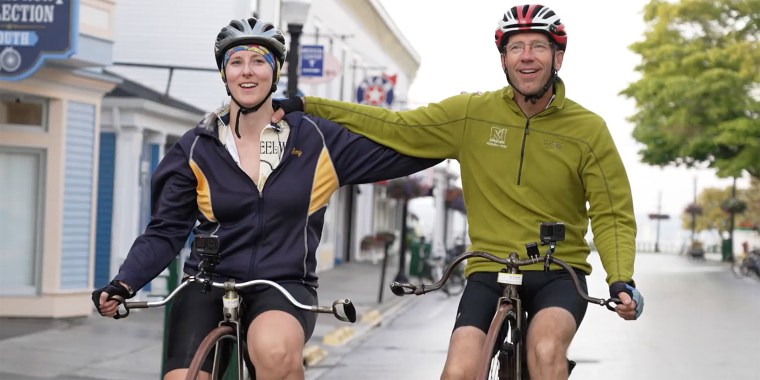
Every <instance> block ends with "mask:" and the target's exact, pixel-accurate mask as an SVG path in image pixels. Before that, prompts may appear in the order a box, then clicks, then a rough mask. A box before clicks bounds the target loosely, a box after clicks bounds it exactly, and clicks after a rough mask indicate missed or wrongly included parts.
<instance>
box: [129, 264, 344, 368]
mask: <svg viewBox="0 0 760 380" xmlns="http://www.w3.org/2000/svg"><path fill="white" fill-rule="evenodd" d="M196 282H197V283H200V284H201V285H203V287H204V289H210V288H218V289H223V290H224V295H223V299H222V304H223V306H222V309H223V310H222V311H223V319H222V320H221V321H220V322H219V325H218V327H217V328H216V329H214V330H212V331H211V332H210V333H209V335H208V336H207V337H206V339H208V338H210V337H211V336H212V334H214V333H215V332H217V330H218V329H219V328H223V327H229V328H230V329H232V330H233V331H232V333H231V334H229V335H231V336H232V338H230V339H232V340H234V342H233V343H235V357H236V358H237V374H238V379H239V380H243V379H244V378H245V369H244V362H245V361H247V356H246V355H245V350H243V349H241V348H242V347H245V337H244V336H243V335H242V331H243V329H241V328H240V305H241V301H240V294H239V293H238V290H240V289H244V288H247V287H250V286H256V285H266V286H270V287H273V288H275V289H277V290H278V291H279V292H280V293H281V294H282V295H283V296H285V298H287V300H288V301H289V302H290V303H291V304H293V305H294V306H296V307H297V308H299V309H302V310H307V311H311V312H315V313H331V314H333V315H334V316H335V318H337V319H339V320H341V321H343V322H351V323H354V322H356V309H355V307H354V305H353V303H352V302H351V300H349V299H339V300H336V301H334V302H333V304H332V306H319V305H304V304H302V303H300V302H298V300H296V299H295V298H293V296H292V295H291V294H290V293H289V292H288V291H287V290H286V289H285V288H283V287H282V286H280V285H279V284H277V283H275V282H272V281H269V280H252V281H247V282H242V283H236V282H235V281H234V280H229V281H225V282H223V283H220V282H214V281H212V280H211V279H209V278H207V277H199V276H190V277H188V278H187V279H186V280H185V281H184V282H182V283H181V284H180V285H179V286H178V287H177V288H176V289H175V290H174V291H172V292H171V293H170V294H169V295H168V296H166V298H164V299H163V300H160V301H151V302H148V301H136V302H124V303H122V305H123V306H124V310H125V312H124V313H123V314H122V313H118V312H117V314H116V316H114V318H115V319H120V318H126V317H127V316H129V310H130V309H145V308H152V307H160V306H164V305H166V304H167V303H168V302H169V301H171V300H172V299H173V298H174V297H175V296H176V295H177V294H179V292H181V291H183V290H184V289H185V288H186V287H187V286H188V285H190V284H191V283H196ZM341 310H342V312H341ZM344 314H345V315H344ZM226 337H228V333H225V334H222V335H221V338H226ZM206 339H204V342H205V341H206ZM219 341H220V340H219ZM219 341H215V342H214V343H218V342H219ZM201 346H203V343H201ZM201 346H199V350H200V348H201ZM221 349H222V348H221V347H220V345H219V344H216V345H215V348H214V366H213V370H212V378H214V379H216V378H219V376H220V375H221V373H219V371H221V368H222V365H221V364H222V363H221V360H222V355H221V354H222V352H221ZM196 356H197V353H196ZM204 359H205V355H203V357H202V358H200V360H196V358H195V357H194V358H193V362H192V363H191V365H190V370H189V371H188V376H189V378H194V377H195V376H194V374H193V373H197V371H198V370H200V366H201V364H202V363H203V360H204ZM196 366H197V367H196Z"/></svg>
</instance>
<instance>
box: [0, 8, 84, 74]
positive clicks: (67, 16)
mask: <svg viewBox="0 0 760 380" xmlns="http://www.w3.org/2000/svg"><path fill="white" fill-rule="evenodd" d="M78 14H79V0H36V1H29V0H3V1H2V2H0V80H13V81H15V80H21V79H24V78H26V77H28V76H30V75H32V74H34V72H35V71H37V69H39V68H40V66H41V65H42V63H43V62H44V61H45V59H50V58H53V59H60V58H68V57H70V56H71V55H72V54H74V52H76V43H77V37H78V30H79V20H78Z"/></svg>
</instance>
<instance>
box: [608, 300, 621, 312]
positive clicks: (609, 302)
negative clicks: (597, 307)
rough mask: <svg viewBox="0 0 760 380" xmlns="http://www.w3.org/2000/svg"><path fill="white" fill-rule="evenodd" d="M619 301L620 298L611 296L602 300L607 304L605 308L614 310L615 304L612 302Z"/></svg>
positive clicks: (616, 303) (617, 303)
mask: <svg viewBox="0 0 760 380" xmlns="http://www.w3.org/2000/svg"><path fill="white" fill-rule="evenodd" d="M621 303H622V301H620V298H615V297H612V298H610V299H608V300H607V301H604V306H607V310H609V311H615V306H614V305H612V304H615V305H619V304H621Z"/></svg>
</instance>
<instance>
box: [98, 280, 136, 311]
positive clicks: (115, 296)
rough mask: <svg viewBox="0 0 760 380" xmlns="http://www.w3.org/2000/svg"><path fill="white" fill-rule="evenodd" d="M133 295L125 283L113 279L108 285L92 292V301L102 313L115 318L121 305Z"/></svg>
mask: <svg viewBox="0 0 760 380" xmlns="http://www.w3.org/2000/svg"><path fill="white" fill-rule="evenodd" d="M132 295H133V294H131V292H130V291H129V289H127V287H126V286H125V285H124V284H123V283H121V282H118V281H111V282H110V283H109V284H108V285H106V286H104V287H102V288H100V289H95V290H94V291H93V292H92V302H93V304H95V308H96V309H97V310H98V312H99V313H100V315H102V316H104V317H112V318H113V317H114V316H116V314H117V313H118V310H119V305H120V304H122V303H123V302H124V301H125V300H126V299H128V298H131V297H132Z"/></svg>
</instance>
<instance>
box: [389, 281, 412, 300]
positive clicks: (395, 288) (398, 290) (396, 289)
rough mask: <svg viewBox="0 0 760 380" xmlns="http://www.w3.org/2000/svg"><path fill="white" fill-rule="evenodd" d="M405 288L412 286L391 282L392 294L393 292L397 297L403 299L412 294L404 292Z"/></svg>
mask: <svg viewBox="0 0 760 380" xmlns="http://www.w3.org/2000/svg"><path fill="white" fill-rule="evenodd" d="M404 286H411V285H409V284H401V283H399V282H398V281H393V282H391V292H393V294H395V295H397V296H399V297H403V296H404V295H406V294H410V293H407V292H406V291H405V290H404Z"/></svg>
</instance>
